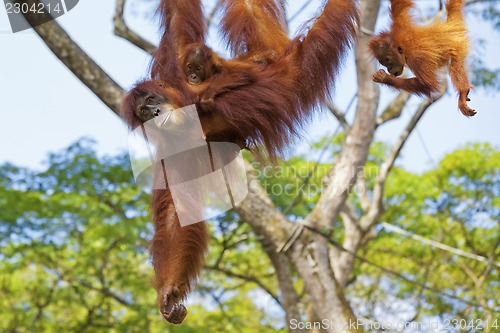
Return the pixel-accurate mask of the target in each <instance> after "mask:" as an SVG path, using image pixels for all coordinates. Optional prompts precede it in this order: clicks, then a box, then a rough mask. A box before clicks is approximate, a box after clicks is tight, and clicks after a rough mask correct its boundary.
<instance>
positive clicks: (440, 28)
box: [369, 0, 476, 117]
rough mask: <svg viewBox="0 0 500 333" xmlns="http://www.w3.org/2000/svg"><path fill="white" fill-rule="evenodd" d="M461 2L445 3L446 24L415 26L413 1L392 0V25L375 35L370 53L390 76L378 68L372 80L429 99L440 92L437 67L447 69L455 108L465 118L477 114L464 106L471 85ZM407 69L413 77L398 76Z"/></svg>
mask: <svg viewBox="0 0 500 333" xmlns="http://www.w3.org/2000/svg"><path fill="white" fill-rule="evenodd" d="M463 3H464V0H448V3H447V4H446V9H447V12H448V17H447V20H446V22H443V21H438V22H435V23H433V24H430V25H427V26H417V25H415V24H414V23H413V21H412V18H411V17H410V15H409V10H410V8H412V7H413V5H414V4H413V2H412V0H391V16H392V26H391V30H390V31H385V32H382V33H380V34H379V35H378V36H375V37H374V38H373V39H372V40H371V42H370V45H369V47H370V50H371V52H372V54H373V55H374V56H375V57H376V58H377V60H378V61H379V62H380V64H381V65H383V66H385V67H386V68H387V70H388V71H389V73H390V75H389V74H387V73H386V72H385V71H384V70H383V69H380V70H379V71H378V72H376V73H375V74H374V75H373V81H375V82H379V83H383V84H386V85H389V86H392V87H394V88H396V89H403V90H406V91H409V92H411V93H415V94H418V95H426V96H428V97H431V96H432V94H433V93H436V92H438V91H439V89H440V83H439V80H438V77H437V71H438V69H439V68H441V67H444V66H448V69H449V73H450V76H451V81H452V82H453V85H454V86H455V88H456V89H457V91H458V94H459V97H458V108H459V109H460V111H461V112H462V113H463V114H464V115H465V116H467V117H471V116H474V115H475V114H476V112H475V111H474V110H473V109H472V108H470V107H469V106H468V105H467V102H468V101H470V99H469V98H468V97H467V96H468V94H469V91H470V89H471V88H473V86H472V85H471V84H470V82H469V80H468V78H467V72H466V70H465V58H466V56H467V53H468V51H469V40H468V38H467V28H466V26H465V23H464V18H463V14H462V7H463ZM405 65H406V66H408V67H409V68H410V69H411V71H412V72H413V74H415V77H414V78H409V79H403V78H400V77H398V76H399V75H401V73H402V72H403V68H404V66H405Z"/></svg>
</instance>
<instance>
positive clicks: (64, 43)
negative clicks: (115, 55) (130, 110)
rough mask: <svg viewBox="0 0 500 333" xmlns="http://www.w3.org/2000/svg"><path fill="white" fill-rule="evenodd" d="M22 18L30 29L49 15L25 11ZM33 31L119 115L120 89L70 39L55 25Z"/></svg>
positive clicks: (55, 23) (42, 26)
mask: <svg viewBox="0 0 500 333" xmlns="http://www.w3.org/2000/svg"><path fill="white" fill-rule="evenodd" d="M15 2H16V3H19V4H21V3H22V2H23V1H21V0H15ZM23 15H24V17H25V18H26V20H27V21H28V23H29V24H30V25H32V26H33V25H35V24H36V23H37V22H39V21H40V18H41V15H43V16H42V19H48V16H47V15H49V14H47V13H44V14H42V13H35V12H33V11H27V12H26V13H23ZM33 29H34V30H35V31H36V33H37V34H38V36H40V38H42V40H43V42H44V43H45V44H46V45H47V46H48V47H49V48H50V50H51V51H52V52H53V53H54V55H55V56H56V57H57V58H59V59H60V60H61V61H62V62H63V63H64V65H66V67H68V69H69V70H70V71H72V72H73V74H75V75H76V77H78V79H80V80H81V81H82V82H83V83H84V84H85V85H86V86H87V87H88V88H89V89H90V90H91V91H92V92H93V93H94V94H96V96H97V97H98V98H99V99H100V100H101V101H102V102H103V103H104V104H106V105H107V106H108V107H109V108H110V109H111V110H112V111H113V112H114V113H116V114H117V115H119V114H120V102H121V100H122V98H123V94H124V93H123V89H122V88H121V87H120V86H119V85H118V84H117V83H116V82H115V81H114V80H113V79H112V78H111V77H110V76H109V75H108V74H106V72H104V70H102V69H101V68H100V67H99V66H98V65H97V64H96V63H95V62H94V61H93V60H92V59H91V58H90V57H89V56H88V55H87V54H86V53H85V52H84V51H83V50H82V49H81V48H80V47H79V46H78V45H77V44H76V43H75V42H74V41H73V40H72V39H71V38H70V36H69V35H68V34H67V33H66V32H65V31H64V29H63V28H62V27H61V26H60V25H59V24H57V22H55V21H50V22H47V23H44V24H42V25H39V26H36V27H34V28H33Z"/></svg>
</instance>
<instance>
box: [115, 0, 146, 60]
mask: <svg viewBox="0 0 500 333" xmlns="http://www.w3.org/2000/svg"><path fill="white" fill-rule="evenodd" d="M124 9H125V0H116V10H115V17H114V19H113V22H114V25H115V30H114V33H115V35H117V36H119V37H122V38H124V39H126V40H128V41H129V42H131V43H132V44H134V45H135V46H137V47H138V48H140V49H142V50H144V51H146V52H147V53H149V54H153V52H154V51H155V50H156V46H154V45H153V44H151V43H150V42H148V41H147V40H145V39H144V38H142V37H141V36H139V35H138V34H137V33H136V32H135V31H133V30H131V29H130V28H129V27H128V26H127V24H126V23H125V19H124V17H123V12H124Z"/></svg>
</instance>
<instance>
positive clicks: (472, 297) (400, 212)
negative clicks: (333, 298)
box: [352, 144, 500, 320]
mask: <svg viewBox="0 0 500 333" xmlns="http://www.w3.org/2000/svg"><path fill="white" fill-rule="evenodd" d="M385 193H386V195H385V203H386V208H387V210H386V213H385V214H384V216H383V221H386V222H388V223H390V224H393V225H396V226H399V227H400V228H403V229H405V230H407V231H410V232H411V233H413V234H417V235H419V236H422V237H424V238H427V239H429V240H434V241H437V242H440V243H442V244H446V245H448V246H451V247H453V248H455V249H458V250H461V251H464V252H467V253H471V254H474V255H478V256H482V257H485V258H489V259H491V260H492V262H490V263H488V261H487V260H486V262H481V261H476V260H473V259H470V258H466V257H463V256H459V255H457V254H455V253H451V252H449V251H444V250H442V249H437V248H435V247H433V246H431V245H429V244H424V243H421V242H419V241H416V240H412V239H409V238H408V237H406V236H402V235H398V234H396V233H394V232H391V231H388V230H385V229H380V230H379V232H378V235H377V237H376V238H375V240H373V241H372V242H371V243H369V245H368V247H367V248H366V249H365V251H366V253H365V256H366V257H367V258H368V259H369V260H370V261H372V262H374V263H376V264H378V265H380V266H381V267H384V268H385V269H388V270H390V271H393V272H397V273H401V274H402V275H403V276H404V277H405V278H407V279H409V280H412V281H415V283H411V282H408V281H407V280H405V279H402V278H401V277H398V276H396V275H394V274H386V272H383V271H382V270H380V269H378V268H375V267H373V266H370V265H367V264H363V263H359V266H358V267H357V269H356V274H357V275H358V279H359V282H357V283H356V284H355V285H354V286H352V290H353V291H354V292H355V293H356V294H358V295H359V296H361V297H363V299H367V300H369V301H370V302H371V304H370V305H368V306H367V307H366V308H365V309H371V310H370V311H368V312H366V313H364V315H365V316H368V317H370V318H374V319H375V318H377V317H376V316H377V315H376V314H375V312H374V311H375V309H378V310H381V309H387V311H389V310H388V309H390V308H391V305H392V304H393V303H394V302H397V301H395V299H394V297H396V299H399V300H400V301H399V302H403V303H407V304H406V305H412V306H414V310H413V311H411V314H409V315H408V316H411V315H415V310H417V312H416V313H417V318H420V319H422V318H425V317H426V316H429V317H433V316H441V317H442V318H444V319H450V318H464V319H468V320H472V319H478V318H482V319H483V320H486V319H487V318H494V315H495V313H497V312H498V311H499V310H500V303H499V302H498V300H499V299H500V286H499V285H498V271H499V267H498V266H495V264H493V262H499V261H500V260H499V259H498V258H499V256H500V247H499V244H500V223H499V217H500V207H499V205H498V203H499V201H498V198H499V197H500V151H498V150H496V149H494V148H493V147H491V146H489V145H480V144H475V145H468V146H466V147H464V148H463V149H459V150H456V151H454V152H452V153H450V154H448V155H447V156H445V157H444V159H443V160H442V161H441V162H440V163H439V166H438V167H437V168H436V169H434V170H431V171H429V172H426V173H424V174H422V175H415V174H411V173H408V172H406V171H404V170H401V169H395V170H394V171H393V173H392V174H391V176H390V177H389V179H388V182H387V186H386V192H385ZM367 281H370V283H372V282H374V281H379V283H380V287H381V289H382V290H380V289H377V290H371V291H367V290H366V283H367ZM380 281H382V282H380ZM423 285H425V288H424V287H423ZM450 295H451V296H452V297H450ZM461 300H463V301H461Z"/></svg>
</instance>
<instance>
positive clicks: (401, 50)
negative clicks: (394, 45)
mask: <svg viewBox="0 0 500 333" xmlns="http://www.w3.org/2000/svg"><path fill="white" fill-rule="evenodd" d="M398 52H399V54H401V53H403V49H402V48H401V46H398Z"/></svg>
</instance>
